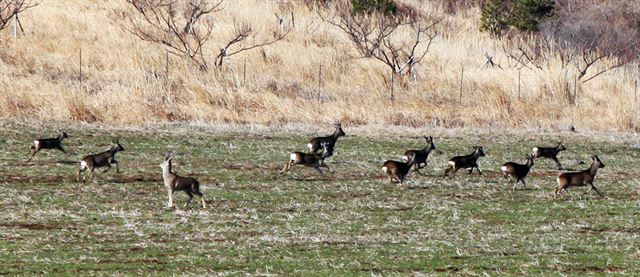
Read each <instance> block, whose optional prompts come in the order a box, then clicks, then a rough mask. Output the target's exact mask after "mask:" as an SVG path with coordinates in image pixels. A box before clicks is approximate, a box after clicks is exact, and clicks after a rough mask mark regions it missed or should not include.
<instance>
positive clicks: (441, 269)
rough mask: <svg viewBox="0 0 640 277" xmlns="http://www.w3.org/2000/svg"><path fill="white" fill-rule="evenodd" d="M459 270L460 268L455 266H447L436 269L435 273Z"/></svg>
mask: <svg viewBox="0 0 640 277" xmlns="http://www.w3.org/2000/svg"><path fill="white" fill-rule="evenodd" d="M460 270H462V268H459V267H457V266H447V267H440V268H436V272H458V271H460Z"/></svg>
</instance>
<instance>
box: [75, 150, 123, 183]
mask: <svg viewBox="0 0 640 277" xmlns="http://www.w3.org/2000/svg"><path fill="white" fill-rule="evenodd" d="M113 143H114V145H113V146H112V147H111V149H109V150H107V151H104V152H102V153H98V154H92V155H88V156H85V157H84V158H82V160H80V169H78V173H77V174H76V179H77V181H78V182H80V173H81V172H83V171H85V170H86V169H89V179H90V180H91V179H93V171H94V170H95V169H96V168H98V167H107V169H105V170H104V171H103V173H104V172H107V171H109V169H111V165H112V164H115V165H116V173H120V167H119V166H118V161H116V158H115V155H116V153H118V152H120V151H124V147H122V145H121V144H120V142H118V140H115V141H113Z"/></svg>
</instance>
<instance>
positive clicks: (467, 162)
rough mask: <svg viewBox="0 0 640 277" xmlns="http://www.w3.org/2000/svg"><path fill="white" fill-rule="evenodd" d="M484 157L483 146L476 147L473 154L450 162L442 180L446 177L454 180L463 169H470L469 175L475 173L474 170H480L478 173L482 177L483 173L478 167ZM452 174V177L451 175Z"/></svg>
mask: <svg viewBox="0 0 640 277" xmlns="http://www.w3.org/2000/svg"><path fill="white" fill-rule="evenodd" d="M480 157H484V151H482V146H475V147H474V151H473V153H471V154H469V155H465V156H456V157H453V158H451V159H450V160H449V163H448V164H449V165H448V166H447V169H445V170H444V174H443V175H442V178H444V177H446V176H450V177H451V178H453V177H454V176H455V174H456V172H458V170H459V169H461V168H470V169H469V174H471V173H472V172H473V169H474V168H475V169H478V173H480V176H482V171H481V170H480V168H479V167H478V158H480ZM450 174H451V175H450Z"/></svg>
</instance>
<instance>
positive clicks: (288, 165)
mask: <svg viewBox="0 0 640 277" xmlns="http://www.w3.org/2000/svg"><path fill="white" fill-rule="evenodd" d="M292 163H293V161H289V162H288V163H286V164H285V165H284V168H283V169H282V170H281V171H280V174H283V173H285V172H287V171H289V169H290V168H291V164H292Z"/></svg>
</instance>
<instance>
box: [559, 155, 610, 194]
mask: <svg viewBox="0 0 640 277" xmlns="http://www.w3.org/2000/svg"><path fill="white" fill-rule="evenodd" d="M603 167H604V164H603V163H602V161H600V159H599V158H598V156H596V155H594V156H591V166H590V167H589V168H588V169H586V170H583V171H578V172H565V173H562V174H560V176H559V177H558V186H557V187H556V190H555V194H554V196H555V197H558V195H559V194H562V193H563V192H564V191H565V190H567V189H569V188H570V187H584V186H586V185H589V186H590V188H589V190H588V191H587V192H590V191H591V190H595V191H596V192H597V193H598V195H600V197H604V195H603V194H602V193H601V192H600V191H599V190H598V188H596V186H595V185H594V184H593V179H594V178H595V177H596V173H597V172H598V169H599V168H603Z"/></svg>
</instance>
